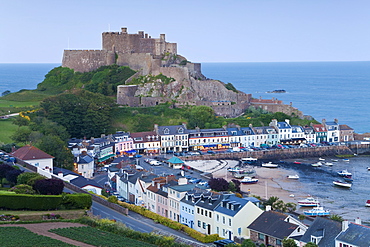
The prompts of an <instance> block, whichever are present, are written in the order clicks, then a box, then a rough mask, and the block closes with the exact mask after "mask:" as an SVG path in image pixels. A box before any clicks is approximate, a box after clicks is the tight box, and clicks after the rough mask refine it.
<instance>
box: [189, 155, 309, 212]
mask: <svg viewBox="0 0 370 247" xmlns="http://www.w3.org/2000/svg"><path fill="white" fill-rule="evenodd" d="M238 163H239V162H238V161H235V160H221V161H217V160H198V161H187V162H186V165H188V166H190V167H192V168H193V169H196V170H199V171H201V172H207V173H212V175H213V177H214V178H224V179H226V180H227V181H228V182H229V181H231V180H232V179H237V178H234V177H233V175H232V173H231V172H229V171H227V168H229V167H235V166H236V165H237V164H238ZM253 170H255V172H256V173H255V175H254V176H255V177H256V178H258V183H256V184H241V186H240V188H241V190H242V191H243V192H245V193H248V192H249V194H250V195H255V196H258V197H260V198H262V199H266V200H267V199H268V198H270V197H272V196H276V197H278V198H279V199H281V200H283V201H284V202H285V203H287V202H293V203H296V204H297V202H298V200H301V199H304V198H306V197H307V196H308V195H305V194H303V193H302V194H299V195H298V194H297V193H293V192H292V191H289V190H288V189H287V188H283V186H282V185H281V182H282V180H284V181H283V182H284V184H285V183H288V184H289V185H290V186H292V187H295V191H297V190H299V188H300V187H302V186H301V184H300V182H299V180H292V179H288V178H287V175H290V173H287V171H286V170H284V169H282V168H263V167H253ZM237 180H240V179H237ZM266 195H267V197H266ZM292 195H294V196H292ZM297 208H298V204H297Z"/></svg>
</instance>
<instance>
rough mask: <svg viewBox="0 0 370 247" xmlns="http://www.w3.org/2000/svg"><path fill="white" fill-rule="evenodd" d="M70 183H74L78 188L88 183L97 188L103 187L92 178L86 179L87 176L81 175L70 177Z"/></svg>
mask: <svg viewBox="0 0 370 247" xmlns="http://www.w3.org/2000/svg"><path fill="white" fill-rule="evenodd" d="M70 183H71V184H74V185H76V186H78V187H80V188H83V187H85V186H88V185H91V186H94V187H97V188H100V189H103V187H101V186H100V185H99V184H98V183H97V182H95V181H94V180H92V179H87V178H84V177H82V176H79V177H77V178H75V179H72V180H71V181H70Z"/></svg>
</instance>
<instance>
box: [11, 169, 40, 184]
mask: <svg viewBox="0 0 370 247" xmlns="http://www.w3.org/2000/svg"><path fill="white" fill-rule="evenodd" d="M41 179H45V177H44V176H42V175H40V174H38V173H35V172H24V173H22V174H20V175H19V176H18V177H17V184H27V185H30V186H33V185H34V184H35V182H36V181H37V180H41Z"/></svg>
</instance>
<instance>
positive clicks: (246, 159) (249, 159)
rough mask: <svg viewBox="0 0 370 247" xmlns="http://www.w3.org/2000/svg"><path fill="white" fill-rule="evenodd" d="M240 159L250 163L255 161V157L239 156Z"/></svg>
mask: <svg viewBox="0 0 370 247" xmlns="http://www.w3.org/2000/svg"><path fill="white" fill-rule="evenodd" d="M241 161H243V162H246V163H248V164H251V163H256V162H257V158H253V157H247V158H241Z"/></svg>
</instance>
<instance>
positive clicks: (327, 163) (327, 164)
mask: <svg viewBox="0 0 370 247" xmlns="http://www.w3.org/2000/svg"><path fill="white" fill-rule="evenodd" d="M325 165H326V166H333V163H331V162H325Z"/></svg>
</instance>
